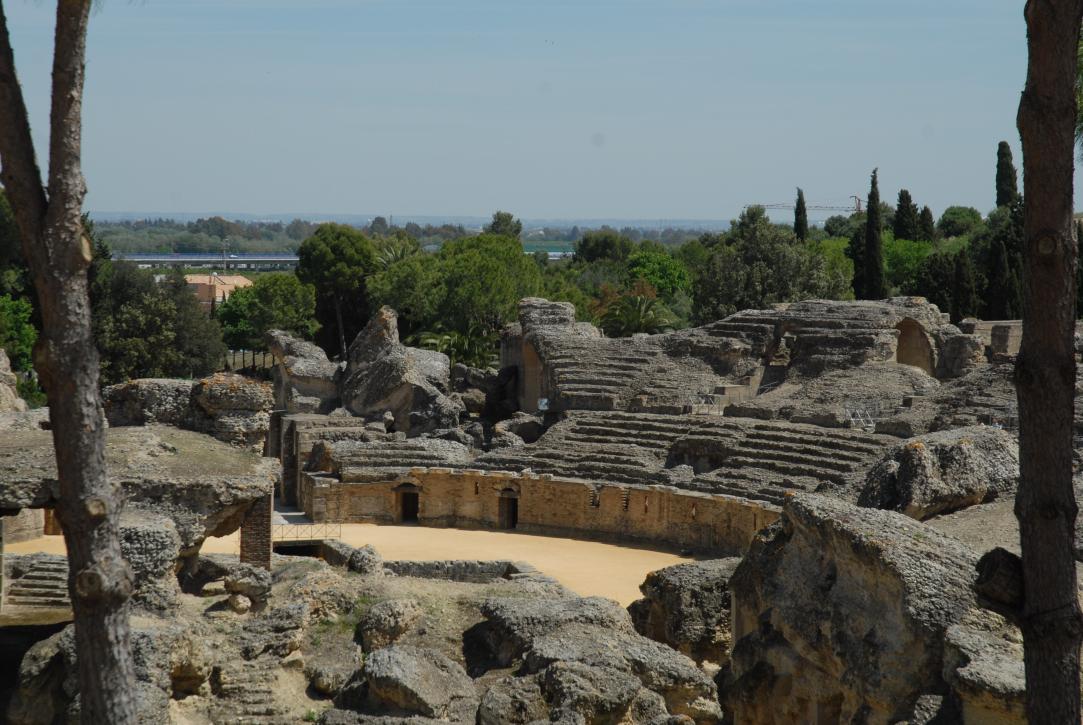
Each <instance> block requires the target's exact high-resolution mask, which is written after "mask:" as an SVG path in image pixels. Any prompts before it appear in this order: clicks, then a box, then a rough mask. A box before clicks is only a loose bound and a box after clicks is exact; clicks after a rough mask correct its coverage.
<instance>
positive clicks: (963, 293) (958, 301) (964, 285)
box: [951, 249, 978, 324]
mask: <svg viewBox="0 0 1083 725" xmlns="http://www.w3.org/2000/svg"><path fill="white" fill-rule="evenodd" d="M977 310H978V290H977V285H976V284H975V282H974V268H973V266H971V264H970V255H969V254H967V252H966V250H965V249H961V250H959V251H958V252H956V254H955V276H954V277H953V279H952V286H951V321H952V322H953V323H955V324H958V323H959V321H960V320H962V319H963V318H964V317H970V316H971V315H973V314H974V313H975V312H977Z"/></svg>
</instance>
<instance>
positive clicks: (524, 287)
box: [438, 234, 541, 333]
mask: <svg viewBox="0 0 1083 725" xmlns="http://www.w3.org/2000/svg"><path fill="white" fill-rule="evenodd" d="M438 257H439V259H440V261H441V264H442V267H443V273H444V284H445V288H446V290H447V296H446V297H445V299H444V305H443V310H441V313H440V317H441V319H442V320H444V322H445V325H446V326H447V327H449V328H451V329H454V330H457V331H459V332H463V333H466V332H468V331H470V330H471V329H475V330H481V331H484V332H485V333H495V332H497V331H499V330H500V328H501V327H502V326H503V325H504V324H506V323H507V322H510V321H511V320H513V319H514V318H515V315H516V313H517V306H518V304H519V300H520V299H522V298H523V297H531V296H534V295H536V294H538V292H539V291H540V290H541V272H540V271H539V270H538V265H537V264H536V263H535V262H534V259H533V258H532V257H529V256H527V255H526V254H525V253H524V252H523V245H522V244H521V243H520V242H519V240H518V239H516V238H513V237H509V236H506V235H494V234H482V235H481V236H478V237H469V238H466V239H456V240H454V241H451V242H448V243H447V244H445V245H444V246H443V247H441V249H440V252H439V254H438Z"/></svg>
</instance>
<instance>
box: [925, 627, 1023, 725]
mask: <svg viewBox="0 0 1083 725" xmlns="http://www.w3.org/2000/svg"><path fill="white" fill-rule="evenodd" d="M944 650H945V652H944V678H945V679H946V680H947V682H948V683H949V684H950V685H951V689H952V692H953V693H954V695H955V698H956V700H957V701H958V703H959V707H960V710H961V715H962V719H963V722H987V723H1019V724H1020V725H1022V724H1023V723H1026V721H1027V716H1026V684H1027V683H1026V673H1025V668H1024V666H1023V638H1022V635H1021V634H1020V632H1019V629H1018V628H1016V627H1015V626H1014V625H1011V624H1009V623H1007V622H1005V621H1004V620H1003V618H1001V617H1000V616H998V615H996V614H993V613H992V612H987V611H983V610H977V611H972V612H970V613H969V614H968V616H967V617H966V619H964V620H963V621H962V622H960V623H958V624H955V625H952V626H951V627H949V628H948V631H947V633H946V636H945V641H944Z"/></svg>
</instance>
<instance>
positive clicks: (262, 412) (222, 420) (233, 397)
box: [102, 373, 274, 447]
mask: <svg viewBox="0 0 1083 725" xmlns="http://www.w3.org/2000/svg"><path fill="white" fill-rule="evenodd" d="M102 397H103V401H104V405H105V412H106V416H107V417H108V419H109V425H111V426H134V425H150V424H153V423H165V424H168V425H174V426H177V427H178V428H185V429H187V430H192V431H196V432H198V433H208V434H210V435H213V436H214V437H215V438H217V439H219V440H221V441H225V442H227V443H234V444H238V445H243V446H249V447H258V446H261V445H262V444H263V441H264V440H265V439H266V437H267V430H268V428H269V426H270V420H271V417H270V411H271V408H272V407H274V400H273V398H272V396H271V388H270V386H269V385H267V384H266V383H262V382H260V381H258V380H252V379H251V378H246V377H244V376H241V375H233V374H229V373H216V374H215V375H212V376H210V377H208V378H204V379H203V380H200V381H198V382H195V383H193V382H192V381H191V380H172V379H167V378H146V379H140V380H129V381H128V382H126V383H120V384H119V385H111V386H109V387H108V388H106V389H105V390H104V391H103V393H102Z"/></svg>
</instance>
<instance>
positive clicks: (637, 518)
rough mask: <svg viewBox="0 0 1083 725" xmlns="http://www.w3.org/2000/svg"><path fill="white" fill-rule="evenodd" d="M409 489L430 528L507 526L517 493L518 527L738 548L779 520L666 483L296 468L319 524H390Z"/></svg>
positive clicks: (772, 513)
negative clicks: (357, 479)
mask: <svg viewBox="0 0 1083 725" xmlns="http://www.w3.org/2000/svg"><path fill="white" fill-rule="evenodd" d="M415 493H416V495H417V497H418V498H417V502H418V512H417V518H418V522H419V523H421V524H424V525H428V526H437V527H452V526H453V527H457V528H501V527H503V528H511V527H510V526H509V525H508V507H509V504H508V503H504V502H506V501H508V500H513V501H515V504H514V507H515V509H516V512H515V513H516V516H515V517H516V519H517V521H516V524H515V526H514V528H515V530H516V531H522V532H528V533H540V534H549V535H554V536H571V537H580V538H593V539H603V540H621V541H641V542H651V543H655V544H667V545H672V546H680V547H692V548H697V549H706V550H711V551H719V552H727V553H731V552H732V553H736V552H743V551H744V550H745V548H746V547H747V545H748V542H749V541H750V540H751V539H752V537H753V536H754V535H755V533H756V532H757V531H759V530H760V529H762V528H763V527H764V526H767V525H768V524H770V523H772V522H773V521H775V519H777V518H778V509H777V508H776V507H774V506H772V505H770V504H767V503H763V502H757V501H748V500H743V499H738V498H733V497H729V496H717V495H710V494H705V493H699V492H695V491H685V490H680V489H676V488H671V487H667V486H635V485H616V484H600V485H598V484H593V483H588V482H586V481H577V480H570V479H559V478H552V477H546V476H537V477H535V476H529V475H517V474H514V473H505V472H488V471H473V470H459V469H447V468H415V469H412V470H411V472H410V474H409V475H408V476H405V477H402V478H400V479H397V480H393V481H381V482H369V483H342V482H340V481H339V480H338V479H337V478H334V477H332V476H329V475H326V474H314V473H308V472H305V473H302V474H301V486H300V503H301V505H302V507H303V508H304V510H305V513H306V514H307V515H308V516H310V517H311V518H312V519H313V520H314V521H317V522H323V521H328V522H336V523H363V522H364V523H396V522H399V521H401V520H402V514H403V508H402V499H403V497H404V496H407V495H411V494H415ZM502 509H503V510H502Z"/></svg>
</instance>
